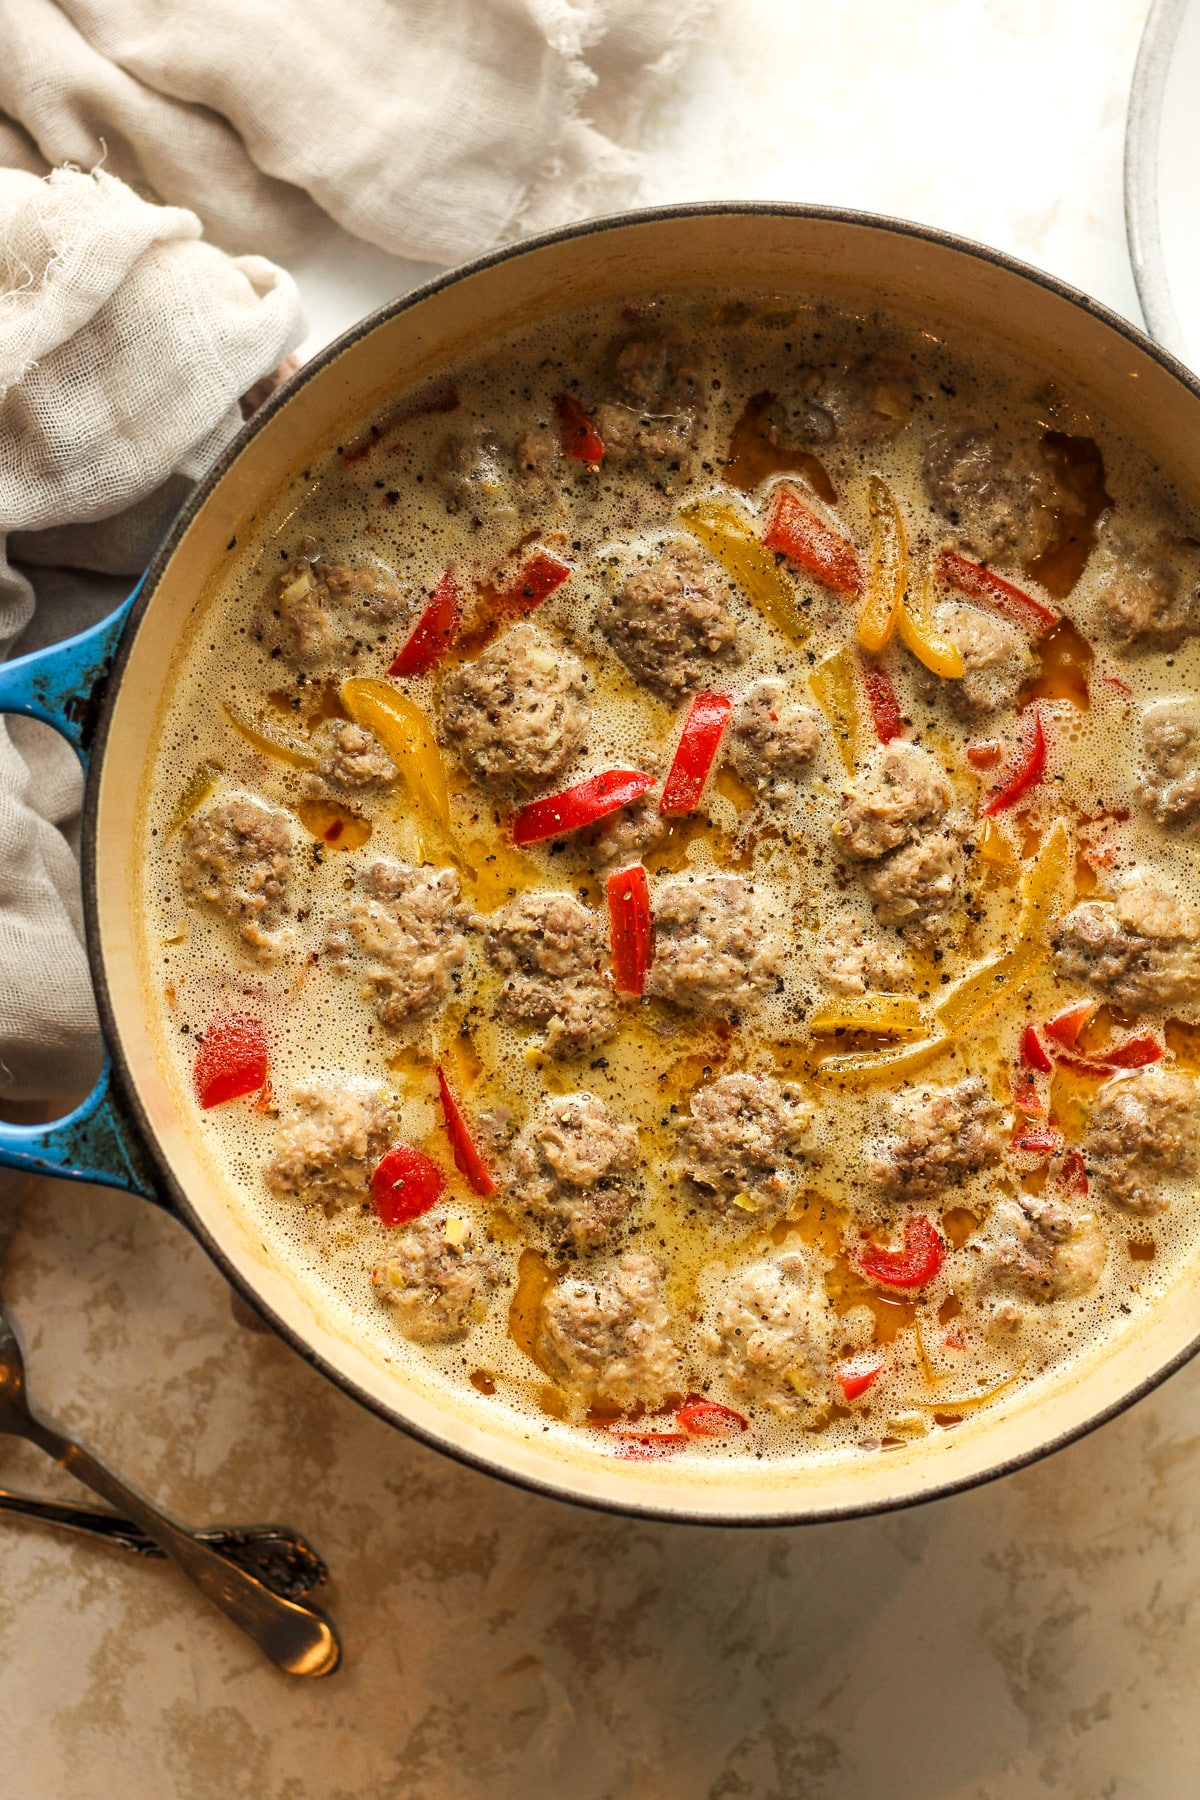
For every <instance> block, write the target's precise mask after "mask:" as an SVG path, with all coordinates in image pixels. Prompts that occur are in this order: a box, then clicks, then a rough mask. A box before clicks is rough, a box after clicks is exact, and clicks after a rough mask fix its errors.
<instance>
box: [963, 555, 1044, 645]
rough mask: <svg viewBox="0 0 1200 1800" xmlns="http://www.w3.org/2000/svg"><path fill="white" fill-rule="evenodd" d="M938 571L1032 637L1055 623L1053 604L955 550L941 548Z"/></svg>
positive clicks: (1041, 635)
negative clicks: (1021, 627)
mask: <svg viewBox="0 0 1200 1800" xmlns="http://www.w3.org/2000/svg"><path fill="white" fill-rule="evenodd" d="M937 573H938V574H939V575H940V576H941V578H942V580H943V581H946V582H949V584H950V586H951V587H953V588H957V589H958V591H959V593H960V594H969V595H970V597H971V599H972V600H982V601H983V602H984V604H985V605H987V606H990V607H992V608H993V609H994V611H996V612H998V613H1003V614H1004V616H1005V618H1008V619H1011V620H1012V621H1013V623H1014V624H1015V625H1020V626H1023V627H1024V629H1025V630H1026V631H1030V632H1032V633H1033V635H1034V637H1043V636H1044V635H1045V633H1046V632H1047V631H1050V630H1052V629H1053V627H1054V626H1055V625H1057V624H1058V614H1057V613H1056V612H1055V611H1054V610H1053V608H1052V607H1049V606H1046V605H1044V604H1043V603H1042V601H1040V600H1035V599H1034V597H1033V595H1032V594H1027V593H1026V592H1025V591H1024V589H1023V588H1019V587H1014V586H1013V584H1012V582H1011V581H1005V580H1004V579H1003V577H1002V576H999V575H993V573H992V571H991V570H990V569H986V568H984V566H983V564H982V563H977V562H972V561H971V560H970V558H969V557H966V556H960V555H959V554H958V551H957V550H943V551H942V553H941V555H940V556H939V557H938V559H937Z"/></svg>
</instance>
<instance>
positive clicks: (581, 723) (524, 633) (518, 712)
mask: <svg viewBox="0 0 1200 1800" xmlns="http://www.w3.org/2000/svg"><path fill="white" fill-rule="evenodd" d="M591 722H592V707H591V702H590V700H589V699H588V694H587V687H586V684H585V682H584V678H583V666H582V664H581V663H580V661H579V659H578V657H576V656H572V655H571V653H570V651H569V650H563V649H562V648H560V647H557V646H554V645H551V644H549V643H548V642H547V641H546V639H545V638H544V637H542V635H541V633H540V632H538V631H537V630H535V628H534V627H533V626H532V625H528V624H521V625H514V626H513V628H512V630H511V631H506V632H505V633H504V635H503V637H499V638H497V639H496V641H495V643H493V644H491V645H489V647H488V648H487V649H486V650H485V651H484V653H483V655H482V656H480V657H478V658H477V659H476V661H475V662H469V663H464V664H463V666H462V667H461V668H460V669H458V670H457V671H456V672H455V673H454V674H453V675H452V676H451V677H450V679H449V680H448V681H447V683H446V686H445V689H444V690H443V694H442V726H443V729H444V730H445V733H446V736H447V737H448V738H449V739H450V742H451V743H452V744H453V745H454V748H455V749H456V750H457V752H458V754H459V756H460V757H461V758H462V761H463V763H464V765H465V767H466V768H467V769H468V770H469V771H470V773H471V774H472V775H473V776H474V777H475V779H476V780H477V781H479V782H482V783H483V785H484V786H485V787H488V788H492V789H494V790H495V792H497V793H499V794H514V795H519V794H523V793H529V792H532V790H533V789H534V788H538V787H541V786H543V785H544V784H545V783H546V782H548V781H551V780H553V778H554V777H555V776H556V775H561V774H562V772H563V770H564V769H565V768H566V767H567V765H568V763H570V762H571V761H572V760H573V759H574V757H575V756H576V755H577V754H578V752H579V750H580V749H581V747H582V745H583V743H584V740H585V739H586V737H587V732H588V726H589V725H590V724H591Z"/></svg>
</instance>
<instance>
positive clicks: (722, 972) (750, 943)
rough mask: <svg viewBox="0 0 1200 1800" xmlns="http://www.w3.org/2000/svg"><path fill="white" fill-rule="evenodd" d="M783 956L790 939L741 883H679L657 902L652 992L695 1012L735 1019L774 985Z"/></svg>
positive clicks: (717, 878) (715, 879)
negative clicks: (773, 924)
mask: <svg viewBox="0 0 1200 1800" xmlns="http://www.w3.org/2000/svg"><path fill="white" fill-rule="evenodd" d="M783 956H784V944H783V939H782V938H781V937H779V935H778V934H777V933H776V932H775V931H774V930H773V929H772V927H771V923H770V921H769V919H768V917H767V915H766V913H765V912H764V909H763V906H762V902H761V901H760V899H759V897H758V895H757V894H756V892H755V890H754V888H753V887H752V886H751V884H750V883H749V882H748V881H744V880H743V879H742V878H741V876H739V875H702V876H693V877H691V878H690V879H689V880H686V881H673V882H670V883H669V884H668V885H667V886H666V887H663V888H661V889H660V890H659V892H658V894H657V895H656V897H655V901H654V961H653V963H652V964H651V967H650V974H649V976H648V977H647V981H646V992H647V993H648V994H657V995H658V997H659V998H660V999H662V1000H670V1001H672V1002H673V1003H674V1005H676V1006H681V1007H684V1008H686V1009H687V1011H689V1012H701V1013H709V1012H711V1013H716V1014H718V1015H719V1016H720V1017H721V1018H724V1019H728V1018H729V1017H730V1016H731V1014H736V1013H739V1012H741V1011H742V1010H743V1009H744V1008H745V1007H747V1006H750V1005H752V1004H753V1002H754V1001H755V1000H756V999H758V998H759V996H760V995H761V994H763V993H764V992H765V991H766V989H767V988H769V987H771V986H772V985H773V984H774V982H775V979H776V977H777V975H778V973H779V967H780V964H781V963H782V961H783Z"/></svg>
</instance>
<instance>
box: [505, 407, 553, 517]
mask: <svg viewBox="0 0 1200 1800" xmlns="http://www.w3.org/2000/svg"><path fill="white" fill-rule="evenodd" d="M559 460H560V458H559V447H558V436H557V434H556V433H555V432H553V431H551V429H550V427H549V426H548V425H534V426H532V427H531V428H530V429H529V430H528V431H523V432H522V433H521V435H520V437H519V438H518V439H517V441H516V445H515V446H514V448H513V469H514V470H515V472H516V477H517V482H518V484H519V486H520V487H521V489H522V490H523V492H524V493H525V495H526V496H527V497H528V498H529V500H530V501H533V500H545V499H550V498H551V497H552V496H553V494H554V477H555V471H556V468H557V465H558V462H559Z"/></svg>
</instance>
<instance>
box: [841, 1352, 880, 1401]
mask: <svg viewBox="0 0 1200 1800" xmlns="http://www.w3.org/2000/svg"><path fill="white" fill-rule="evenodd" d="M885 1363H886V1359H885V1358H884V1357H882V1356H871V1355H870V1354H869V1353H868V1354H865V1355H863V1356H850V1357H847V1359H846V1361H845V1362H844V1363H842V1364H841V1365H840V1367H839V1369H838V1372H837V1380H838V1386H839V1387H840V1388H841V1390H842V1393H843V1395H844V1396H845V1398H846V1399H847V1400H857V1399H858V1398H859V1396H860V1394H865V1393H866V1391H867V1389H868V1388H869V1387H870V1385H871V1383H872V1382H873V1381H874V1380H875V1379H876V1378H877V1377H878V1376H879V1375H880V1374H882V1372H883V1369H884V1367H885Z"/></svg>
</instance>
